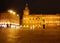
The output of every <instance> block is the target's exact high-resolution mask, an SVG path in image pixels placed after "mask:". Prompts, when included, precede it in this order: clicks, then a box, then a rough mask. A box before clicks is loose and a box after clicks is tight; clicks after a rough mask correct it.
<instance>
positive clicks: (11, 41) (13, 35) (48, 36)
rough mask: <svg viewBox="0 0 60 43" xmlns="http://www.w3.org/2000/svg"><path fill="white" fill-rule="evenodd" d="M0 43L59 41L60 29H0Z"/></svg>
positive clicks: (58, 42)
mask: <svg viewBox="0 0 60 43" xmlns="http://www.w3.org/2000/svg"><path fill="white" fill-rule="evenodd" d="M0 43H60V30H56V29H55V30H54V29H53V30H21V29H5V30H2V31H0Z"/></svg>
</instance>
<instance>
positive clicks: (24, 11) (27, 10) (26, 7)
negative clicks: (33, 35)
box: [23, 3, 29, 15]
mask: <svg viewBox="0 0 60 43" xmlns="http://www.w3.org/2000/svg"><path fill="white" fill-rule="evenodd" d="M23 14H24V15H29V8H28V3H26V6H25V9H24V10H23Z"/></svg>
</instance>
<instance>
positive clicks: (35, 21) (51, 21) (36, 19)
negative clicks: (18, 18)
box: [22, 4, 60, 29]
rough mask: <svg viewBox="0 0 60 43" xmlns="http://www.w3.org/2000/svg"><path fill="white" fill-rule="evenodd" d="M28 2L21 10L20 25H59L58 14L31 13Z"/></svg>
mask: <svg viewBox="0 0 60 43" xmlns="http://www.w3.org/2000/svg"><path fill="white" fill-rule="evenodd" d="M29 11H30V10H29V8H28V4H26V7H25V9H24V10H23V19H22V25H23V26H24V27H30V28H44V29H45V28H57V27H60V15H54V14H31V15H30V12H29Z"/></svg>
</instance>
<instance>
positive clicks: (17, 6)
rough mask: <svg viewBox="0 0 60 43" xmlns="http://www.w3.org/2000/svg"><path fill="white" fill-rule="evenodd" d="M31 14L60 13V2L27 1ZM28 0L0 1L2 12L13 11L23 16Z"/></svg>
mask: <svg viewBox="0 0 60 43" xmlns="http://www.w3.org/2000/svg"><path fill="white" fill-rule="evenodd" d="M27 2H28V4H29V9H30V12H31V13H60V1H59V0H27ZM25 3H26V0H0V12H7V10H8V9H13V10H15V11H16V12H17V13H20V14H22V12H23V9H24V7H25Z"/></svg>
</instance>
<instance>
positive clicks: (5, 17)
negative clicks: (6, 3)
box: [0, 13, 20, 27]
mask: <svg viewBox="0 0 60 43" xmlns="http://www.w3.org/2000/svg"><path fill="white" fill-rule="evenodd" d="M19 25H20V17H19V15H17V14H16V15H13V14H11V13H1V14H0V27H1V26H2V27H4V26H5V27H17V26H19Z"/></svg>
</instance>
